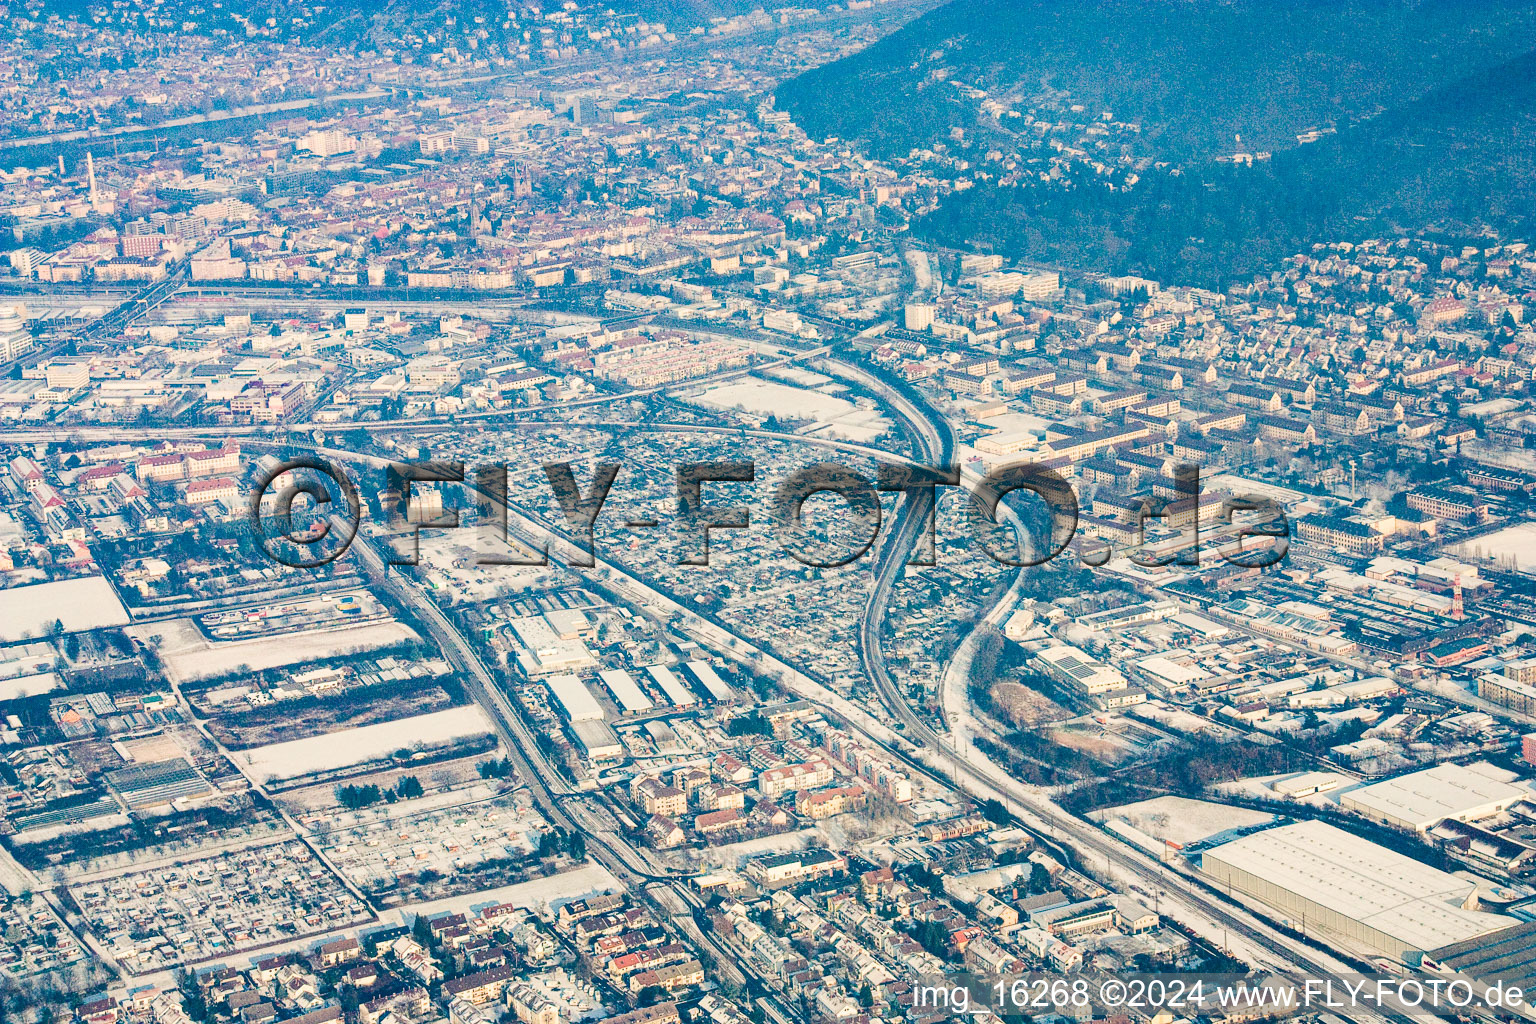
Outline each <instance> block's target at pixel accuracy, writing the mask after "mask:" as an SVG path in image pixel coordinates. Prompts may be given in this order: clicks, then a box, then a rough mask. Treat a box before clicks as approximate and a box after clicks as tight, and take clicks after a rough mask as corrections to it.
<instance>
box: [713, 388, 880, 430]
mask: <svg viewBox="0 0 1536 1024" xmlns="http://www.w3.org/2000/svg"><path fill="white" fill-rule="evenodd" d="M690 401H692V402H694V403H695V404H697V405H702V406H704V407H705V408H707V409H719V410H722V411H727V412H741V413H746V414H747V415H749V416H760V417H763V418H767V417H769V416H777V417H778V418H779V419H780V420H793V421H804V420H811V421H813V422H815V423H816V427H814V428H813V429H812V430H810V431H809V433H811V434H815V435H818V436H828V437H838V438H843V439H845V440H849V441H868V440H871V439H873V438H875V437H878V436H880V434H882V433H884V432H885V430H886V429H887V428H888V427H889V423H888V422H887V421H886V420H885V419H884V418H883V417H882V416H881V415H880V414H879V413H878V412H875V411H874V410H872V409H861V408H859V407H858V406H856V405H854V404H853V403H852V402H850V401H847V400H846V399H843V398H838V397H837V396H835V395H828V394H823V393H822V392H820V391H808V390H806V389H804V388H797V387H791V386H790V385H788V384H778V383H775V382H774V381H769V380H762V379H760V378H757V377H744V378H742V379H740V380H735V381H731V382H730V383H726V384H717V385H715V386H713V387H708V388H705V389H704V391H703V392H702V393H701V394H699V395H696V396H694V397H692V398H691V399H690Z"/></svg>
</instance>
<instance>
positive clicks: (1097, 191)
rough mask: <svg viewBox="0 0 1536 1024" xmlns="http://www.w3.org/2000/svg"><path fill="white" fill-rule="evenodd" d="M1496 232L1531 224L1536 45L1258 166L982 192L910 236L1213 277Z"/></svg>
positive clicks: (1178, 276)
mask: <svg viewBox="0 0 1536 1024" xmlns="http://www.w3.org/2000/svg"><path fill="white" fill-rule="evenodd" d="M1485 225H1487V226H1492V227H1495V228H1497V229H1499V230H1501V231H1503V232H1506V233H1508V234H1512V235H1521V236H1524V237H1529V236H1530V235H1532V234H1533V233H1536V52H1531V53H1526V54H1523V55H1522V56H1520V57H1517V58H1515V59H1514V60H1511V61H1507V62H1504V63H1502V64H1500V65H1497V66H1495V67H1492V68H1489V69H1487V70H1485V71H1482V72H1480V73H1477V74H1475V75H1471V76H1469V77H1467V78H1466V79H1464V80H1462V81H1459V82H1455V83H1452V84H1451V85H1448V86H1444V87H1442V88H1439V89H1436V90H1435V91H1434V92H1432V93H1430V94H1429V95H1427V96H1424V97H1422V98H1420V99H1418V100H1416V101H1414V102H1412V103H1408V104H1405V105H1403V106H1401V107H1398V108H1396V109H1394V110H1391V111H1388V112H1387V113H1384V114H1382V115H1380V116H1379V117H1376V118H1374V119H1372V120H1370V121H1367V122H1365V123H1363V124H1359V125H1356V126H1354V127H1352V128H1347V129H1345V130H1343V131H1341V132H1339V134H1337V135H1335V136H1332V137H1328V138H1325V139H1324V140H1322V141H1320V142H1317V143H1315V144H1313V145H1310V146H1304V147H1301V148H1299V149H1292V150H1289V151H1285V152H1280V153H1276V154H1275V156H1274V159H1273V160H1272V161H1269V162H1268V163H1260V164H1255V165H1254V166H1253V167H1234V166H1230V165H1219V166H1215V165H1213V166H1207V167H1202V168H1200V169H1198V170H1197V171H1190V172H1186V173H1183V174H1179V175H1172V174H1167V173H1156V172H1154V173H1149V174H1148V175H1147V176H1146V177H1144V178H1143V180H1142V181H1141V182H1140V183H1139V184H1138V185H1137V187H1136V188H1134V189H1130V190H1128V191H1124V192H1112V191H1109V190H1107V189H1105V188H1103V187H1102V185H1101V184H1099V183H1098V182H1096V181H1093V180H1092V179H1091V178H1089V179H1088V180H1082V181H1076V182H1068V183H1066V184H1065V185H1063V186H1062V187H1059V188H1028V189H1014V188H1006V189H1000V188H992V187H985V186H981V187H977V188H974V189H972V190H970V191H969V192H966V193H963V194H961V195H959V196H955V197H953V198H951V199H949V200H946V201H945V203H944V204H943V205H941V206H940V208H939V209H938V210H937V211H935V212H934V213H933V214H931V215H930V216H928V217H927V218H924V219H923V220H921V221H919V222H918V223H917V224H916V225H915V228H914V230H916V231H917V232H918V233H919V234H920V235H925V236H927V237H930V238H932V239H934V240H936V241H942V242H945V243H947V244H959V245H976V246H979V247H981V248H984V249H989V250H995V251H999V252H1007V253H1012V254H1015V255H1019V256H1033V257H1035V258H1040V259H1048V260H1051V261H1054V262H1062V263H1066V264H1069V265H1078V266H1083V267H1092V268H1098V269H1104V270H1134V271H1136V272H1140V273H1146V274H1148V275H1150V276H1152V277H1154V278H1159V279H1162V280H1169V281H1186V282H1189V283H1203V284H1207V285H1211V286H1219V285H1222V284H1226V283H1229V282H1231V281H1233V280H1238V279H1243V278H1246V277H1248V276H1250V275H1252V274H1253V273H1256V272H1261V271H1267V270H1269V269H1272V268H1273V267H1274V265H1275V263H1276V262H1277V261H1278V260H1280V259H1283V258H1284V257H1286V256H1288V255H1290V254H1292V253H1295V252H1298V251H1302V250H1304V249H1305V248H1307V247H1308V246H1310V245H1311V243H1313V242H1316V241H1329V240H1334V239H1352V238H1360V237H1367V236H1371V235H1378V234H1380V233H1382V232H1409V233H1412V232H1418V231H1423V230H1426V229H1430V230H1441V231H1445V232H1449V233H1452V234H1454V233H1456V232H1458V231H1463V230H1464V231H1468V232H1470V231H1473V230H1475V229H1478V228H1480V227H1482V226H1485Z"/></svg>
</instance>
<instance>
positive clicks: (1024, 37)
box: [776, 0, 1536, 160]
mask: <svg viewBox="0 0 1536 1024" xmlns="http://www.w3.org/2000/svg"><path fill="white" fill-rule="evenodd" d="M1532 40H1536V6H1533V5H1532V4H1530V3H1528V2H1513V0H1484V2H1479V3H1476V4H1468V3H1465V2H1463V0H1087V2H1079V0H955V2H953V3H950V4H948V5H947V6H945V7H942V8H939V9H938V10H936V11H932V12H930V13H929V14H927V15H926V16H924V17H922V18H920V19H918V20H916V21H914V22H913V23H912V24H910V25H908V26H906V27H905V28H904V29H902V30H901V31H899V32H896V33H894V34H892V35H890V36H888V37H886V38H885V39H883V40H881V41H880V42H878V43H876V44H874V45H873V46H870V47H869V48H868V49H865V50H863V51H861V52H860V53H857V54H854V55H853V56H850V57H848V58H845V59H843V60H841V61H837V62H834V63H832V64H829V65H826V66H824V67H821V68H817V69H815V70H813V71H810V72H808V73H806V74H804V75H801V76H799V77H798V78H796V79H793V80H791V81H789V82H786V83H784V84H783V85H782V86H780V88H779V89H778V90H777V93H776V96H777V99H778V104H779V106H780V108H781V109H784V110H787V111H788V112H789V113H790V114H791V115H792V116H793V117H794V118H795V120H796V122H797V123H798V124H800V125H801V127H803V128H804V129H805V130H806V131H807V132H808V133H809V134H810V135H811V136H812V137H813V138H825V137H829V136H837V137H840V138H844V139H857V140H861V141H862V142H864V143H865V144H866V145H867V146H869V147H870V148H871V149H872V150H873V151H875V152H877V153H879V154H880V155H903V154H905V153H907V152H908V150H909V149H910V148H911V147H912V146H915V145H923V144H926V143H927V142H931V141H932V140H934V139H939V138H942V137H943V136H944V135H945V134H946V133H947V132H948V130H949V128H950V126H951V125H955V124H964V123H965V113H964V108H963V105H962V103H961V102H960V101H959V100H958V99H957V97H956V94H955V91H954V90H953V89H951V88H949V87H947V86H946V85H945V81H944V80H945V79H954V80H960V81H964V82H968V83H973V84H975V85H978V86H980V87H981V88H985V89H989V90H992V91H996V90H999V89H1009V88H1012V87H1015V86H1017V87H1019V88H1020V89H1022V90H1023V91H1025V92H1028V91H1030V90H1032V89H1036V88H1038V87H1039V86H1040V85H1041V84H1046V85H1049V86H1050V87H1052V88H1055V89H1060V90H1065V91H1067V92H1068V93H1070V94H1071V96H1072V98H1073V100H1074V101H1076V102H1079V103H1082V104H1084V105H1086V106H1089V107H1101V108H1103V109H1107V110H1110V111H1113V112H1114V114H1115V116H1116V117H1117V118H1118V119H1120V120H1129V121H1140V122H1141V123H1142V124H1143V126H1144V127H1143V135H1144V137H1145V138H1146V139H1147V140H1148V141H1149V143H1150V144H1151V145H1152V146H1153V147H1154V148H1155V149H1156V150H1157V155H1158V157H1159V158H1160V159H1169V160H1193V159H1200V158H1205V157H1209V156H1211V155H1214V154H1216V153H1223V152H1231V151H1232V150H1233V148H1234V138H1235V137H1236V136H1239V135H1241V136H1242V140H1243V147H1242V148H1244V149H1247V150H1250V151H1252V150H1280V149H1282V148H1286V147H1288V146H1294V145H1295V144H1296V135H1297V134H1298V133H1301V132H1303V131H1306V130H1308V129H1311V128H1317V127H1322V126H1325V125H1328V124H1338V125H1346V124H1349V123H1351V122H1353V121H1355V120H1358V119H1361V118H1364V117H1368V116H1371V115H1373V114H1375V113H1378V112H1380V111H1383V110H1387V109H1391V108H1394V107H1398V106H1401V105H1402V104H1404V103H1406V102H1410V101H1412V100H1414V99H1416V98H1418V97H1420V96H1423V95H1425V94H1426V93H1428V92H1430V91H1432V90H1433V89H1435V88H1436V87H1438V86H1442V85H1445V84H1448V83H1450V82H1453V81H1456V80H1458V79H1461V78H1464V77H1466V76H1467V75H1469V74H1472V73H1474V72H1476V71H1479V70H1481V69H1484V68H1487V67H1489V66H1491V65H1496V64H1500V63H1502V62H1504V61H1506V60H1509V59H1510V58H1512V57H1515V56H1518V55H1519V54H1520V53H1522V52H1524V51H1525V50H1526V49H1529V48H1530V47H1531V45H1532Z"/></svg>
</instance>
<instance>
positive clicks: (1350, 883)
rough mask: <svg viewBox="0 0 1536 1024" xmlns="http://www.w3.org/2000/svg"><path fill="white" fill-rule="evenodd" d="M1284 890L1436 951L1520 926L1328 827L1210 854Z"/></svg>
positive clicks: (1251, 840)
mask: <svg viewBox="0 0 1536 1024" xmlns="http://www.w3.org/2000/svg"><path fill="white" fill-rule="evenodd" d="M1204 856H1205V857H1206V858H1214V859H1216V860H1219V861H1222V862H1224V863H1226V864H1229V865H1231V866H1232V867H1235V868H1237V869H1239V870H1241V871H1246V872H1248V873H1249V874H1251V875H1255V876H1257V877H1259V878H1261V879H1263V880H1265V881H1266V882H1269V883H1270V884H1271V885H1274V886H1276V887H1277V888H1279V889H1283V890H1286V891H1288V892H1290V893H1292V894H1294V895H1296V896H1298V897H1300V898H1302V899H1304V900H1307V901H1309V902H1312V903H1316V904H1319V905H1320V906H1323V907H1327V908H1329V909H1331V910H1333V911H1334V912H1336V913H1338V914H1341V915H1343V916H1344V917H1348V918H1351V919H1353V920H1355V921H1359V922H1360V923H1362V924H1364V925H1366V926H1367V927H1369V928H1374V929H1375V930H1377V931H1379V932H1381V933H1383V934H1385V935H1389V936H1391V937H1392V938H1394V939H1396V940H1398V941H1400V942H1401V943H1403V945H1405V946H1407V947H1409V948H1411V949H1420V950H1427V949H1435V948H1437V947H1440V946H1445V945H1449V944H1451V943H1455V942H1461V941H1463V940H1466V939H1470V938H1472V937H1474V936H1477V935H1483V934H1486V933H1487V932H1491V931H1494V930H1495V929H1499V928H1507V927H1509V926H1510V925H1512V924H1515V923H1516V921H1515V920H1514V918H1510V917H1504V916H1501V915H1499V914H1485V913H1481V912H1479V911H1475V910H1466V909H1463V907H1462V904H1463V903H1464V902H1466V899H1467V897H1468V896H1469V895H1470V894H1471V892H1472V890H1473V888H1474V885H1473V883H1472V882H1470V881H1468V880H1466V879H1462V878H1457V877H1456V876H1455V875H1452V874H1447V873H1446V872H1444V871H1440V870H1438V869H1437V868H1432V867H1430V866H1428V865H1427V864H1420V863H1419V862H1418V861H1416V860H1414V859H1412V858H1411V857H1405V856H1403V855H1402V854H1400V853H1395V852H1393V851H1392V850H1389V849H1387V848H1386V847H1384V846H1378V845H1377V844H1375V843H1372V842H1369V841H1368V840H1365V839H1361V838H1360V837H1358V836H1355V835H1351V834H1350V833H1348V832H1345V831H1344V830H1343V829H1340V828H1335V827H1334V826H1332V825H1329V824H1327V823H1325V822H1321V821H1301V822H1297V823H1296V824H1294V825H1284V826H1281V827H1280V828H1271V829H1265V830H1263V831H1262V832H1255V833H1253V834H1251V835H1247V836H1244V837H1242V838H1241V839H1234V840H1233V841H1232V842H1230V843H1223V844H1222V845H1221V846H1218V847H1215V848H1213V849H1210V850H1207V851H1206V852H1205V854H1204Z"/></svg>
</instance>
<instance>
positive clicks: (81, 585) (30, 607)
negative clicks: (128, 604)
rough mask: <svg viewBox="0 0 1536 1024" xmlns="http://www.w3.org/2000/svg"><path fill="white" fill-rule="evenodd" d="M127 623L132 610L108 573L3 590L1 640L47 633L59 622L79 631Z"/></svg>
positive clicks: (65, 628) (66, 628)
mask: <svg viewBox="0 0 1536 1024" xmlns="http://www.w3.org/2000/svg"><path fill="white" fill-rule="evenodd" d="M127 623H128V611H127V609H125V608H124V607H123V603H122V602H121V601H119V600H118V599H117V591H115V590H113V589H112V584H110V583H108V582H107V579H106V577H105V576H81V577H78V578H76V579H72V580H55V581H53V582H52V583H37V584H34V585H32V586H29V587H12V588H10V589H8V590H0V643H7V644H12V643H15V642H16V641H18V640H26V639H28V638H29V637H42V636H47V635H48V634H49V633H50V632H52V631H53V629H54V628H55V625H56V624H57V625H62V626H63V631H64V632H65V633H78V632H80V631H82V630H87V629H100V628H101V627H103V626H123V625H127Z"/></svg>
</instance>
